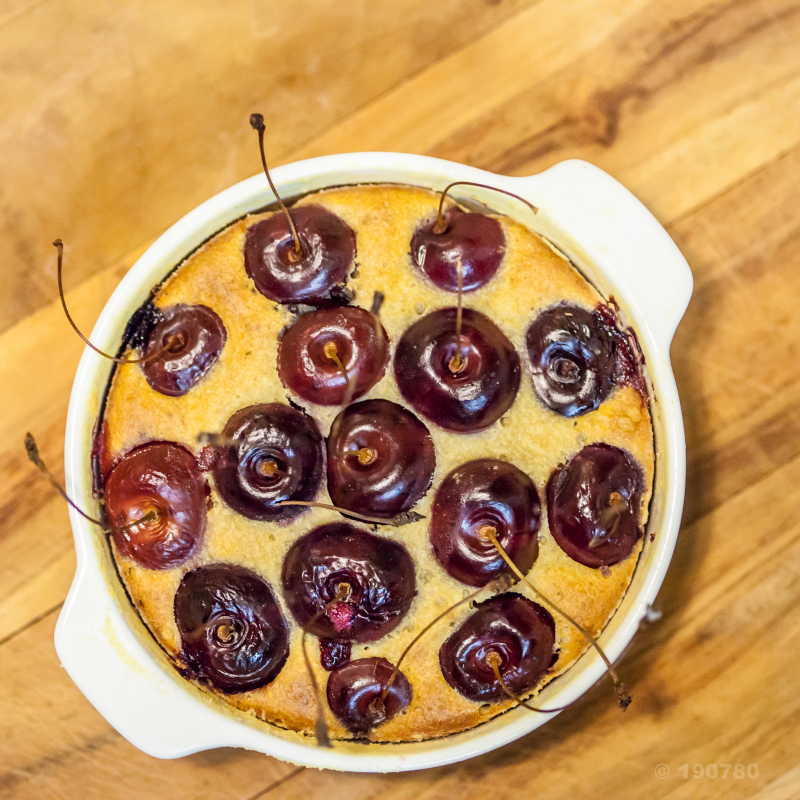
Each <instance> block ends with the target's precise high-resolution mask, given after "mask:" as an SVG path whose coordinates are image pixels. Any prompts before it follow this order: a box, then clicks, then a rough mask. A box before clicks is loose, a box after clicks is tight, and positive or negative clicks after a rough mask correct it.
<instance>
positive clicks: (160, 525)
mask: <svg viewBox="0 0 800 800" xmlns="http://www.w3.org/2000/svg"><path fill="white" fill-rule="evenodd" d="M206 496H207V486H206V483H205V481H204V480H203V476H202V474H201V473H200V470H199V468H198V466H197V462H196V461H195V460H194V456H192V454H191V453H190V452H189V451H188V450H186V449H185V448H183V447H182V446H181V445H178V444H174V443H172V442H151V443H149V444H145V445H142V446H141V447H137V448H136V449H135V450H132V451H131V452H130V453H128V454H127V455H125V456H123V458H122V459H121V460H120V461H119V462H118V463H117V465H116V466H115V467H114V468H113V469H112V470H111V473H110V474H109V476H108V479H107V480H106V483H105V507H106V516H107V519H108V521H109V524H110V526H111V531H112V535H113V537H114V543H115V545H116V546H117V549H118V550H119V551H120V552H121V553H122V554H123V555H124V556H126V557H128V558H131V559H133V560H134V561H136V563H137V564H140V565H141V566H143V567H146V568H147V569H169V568H170V567H176V566H178V565H180V564H183V562H184V561H186V559H188V558H189V556H191V555H192V554H193V553H194V552H195V551H196V550H197V549H198V547H199V545H200V543H201V541H202V539H203V534H204V533H205V529H206ZM148 515H149V516H148ZM142 518H147V519H146V521H140V522H138V523H137V522H136V521H137V520H142ZM134 523H135V524H134Z"/></svg>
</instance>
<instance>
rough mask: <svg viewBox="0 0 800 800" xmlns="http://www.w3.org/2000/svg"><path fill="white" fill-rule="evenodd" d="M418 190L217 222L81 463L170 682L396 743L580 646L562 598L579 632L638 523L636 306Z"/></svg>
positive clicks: (626, 579) (482, 215)
mask: <svg viewBox="0 0 800 800" xmlns="http://www.w3.org/2000/svg"><path fill="white" fill-rule="evenodd" d="M440 199H441V195H440V194H438V193H434V192H431V191H428V190H426V189H422V188H417V187H413V186H399V185H369V186H345V187H339V188H331V189H327V190H323V191H319V192H315V193H314V194H311V195H308V196H306V197H303V198H301V199H300V200H298V201H297V202H296V203H295V204H294V205H293V206H292V207H291V210H290V212H289V213H290V219H291V221H292V225H293V229H292V228H290V223H289V221H288V219H287V216H286V214H284V213H283V212H282V211H281V210H270V211H266V212H263V213H257V214H252V215H249V216H247V217H245V218H244V219H241V220H239V221H237V222H234V223H233V224H231V225H230V226H228V227H227V228H225V229H224V230H222V231H220V232H219V233H218V234H217V235H216V236H214V237H213V238H212V239H210V240H209V241H208V242H206V243H205V244H204V245H203V246H202V247H200V248H199V249H198V250H197V251H196V252H194V253H193V254H191V255H190V256H189V257H188V258H187V259H186V260H185V261H184V262H183V263H182V264H180V265H179V266H178V267H177V268H176V269H175V270H174V271H173V272H172V274H171V275H169V276H168V277H167V278H166V279H165V280H164V281H163V283H162V284H161V285H159V286H158V287H156V288H155V289H154V292H153V295H152V298H151V301H150V302H148V304H146V305H145V306H144V307H143V308H142V309H140V311H139V312H137V314H136V315H134V318H133V319H132V320H131V322H130V324H129V326H128V329H127V331H126V335H125V343H126V345H125V350H124V352H123V353H122V356H123V357H124V358H126V359H129V360H132V361H134V362H137V363H127V364H119V365H117V366H116V367H115V369H114V371H113V374H112V377H111V380H110V383H109V387H108V392H107V397H106V401H105V405H104V410H103V415H102V421H101V425H100V426H99V428H98V436H97V444H96V448H95V456H94V461H95V463H94V465H93V466H94V469H95V475H96V482H97V489H98V492H99V493H100V495H101V496H102V500H103V504H104V513H105V519H106V523H107V526H108V528H109V530H110V531H111V536H110V537H109V541H110V546H111V551H112V554H113V558H114V561H115V564H116V566H117V570H118V574H119V577H120V579H121V581H122V583H123V585H124V587H125V590H126V592H127V594H128V596H129V598H130V600H131V602H132V604H133V606H134V607H135V609H136V610H137V612H138V613H139V615H140V616H141V618H142V620H143V621H144V623H145V625H146V626H147V627H148V628H149V630H150V631H151V632H152V634H153V636H154V637H155V639H156V641H157V642H158V643H159V644H160V646H161V647H162V648H163V650H164V651H165V653H166V654H167V655H168V656H169V657H170V658H171V659H172V661H173V662H174V664H175V665H176V667H177V668H178V669H179V670H180V671H181V673H182V674H183V675H184V676H185V678H186V679H187V680H190V681H192V682H194V683H195V684H196V685H198V686H199V687H201V688H202V689H204V690H206V691H207V692H208V693H209V694H210V695H211V696H213V697H214V698H216V699H217V700H219V701H220V702H224V703H227V704H229V705H230V706H232V707H234V708H236V709H239V710H241V711H243V712H245V713H248V714H251V715H254V716H255V717H258V718H259V719H260V720H263V721H265V722H268V723H271V724H274V725H278V726H281V727H285V728H288V729H291V730H295V731H298V732H301V733H305V734H314V732H315V730H316V731H317V732H319V727H318V726H317V719H318V713H321V714H323V715H324V718H325V721H326V722H327V726H328V729H329V732H330V736H331V737H332V738H334V739H337V738H338V739H346V738H367V739H369V740H372V741H384V742H398V741H408V740H419V739H425V738H430V737H437V736H444V735H447V734H450V733H454V732H457V731H463V730H466V729H469V728H471V727H473V726H475V725H478V724H480V723H481V722H484V721H486V720H488V719H491V718H492V717H494V716H496V715H497V714H500V713H502V712H504V711H506V710H507V709H509V708H511V707H513V706H515V705H516V704H517V699H522V698H530V697H531V696H534V695H535V694H537V693H538V692H539V691H540V690H541V688H542V687H543V686H544V685H545V684H546V683H548V682H549V681H551V680H553V679H554V678H555V677H557V676H558V675H560V674H561V673H563V672H564V671H565V670H566V669H568V668H569V667H570V666H571V665H572V664H573V663H574V662H575V660H576V659H577V658H578V657H579V656H580V655H581V653H582V652H584V650H585V649H586V648H587V646H588V643H587V639H586V638H585V637H584V635H583V634H582V633H581V632H580V631H579V630H578V629H577V628H576V626H575V625H574V624H572V623H571V622H570V621H568V619H567V618H566V617H565V616H564V614H566V615H569V617H571V618H572V619H574V620H575V621H576V622H578V623H579V624H580V625H581V626H583V628H585V629H586V630H587V631H588V632H589V633H590V634H592V635H596V634H598V633H599V632H600V631H601V630H602V628H603V627H604V625H605V624H606V623H607V622H608V620H609V619H610V618H611V616H612V615H613V613H614V611H615V609H616V608H617V606H618V605H619V603H620V601H621V599H622V597H623V596H624V594H625V591H626V589H627V587H628V585H629V583H630V580H631V577H632V575H633V571H634V568H635V565H636V562H637V558H638V555H639V552H640V550H641V547H642V538H643V530H644V525H645V523H646V520H647V513H648V504H649V501H650V496H651V491H652V485H653V469H654V454H653V437H652V427H651V420H650V415H649V410H648V402H647V393H646V390H645V384H644V376H643V371H642V370H643V365H642V360H641V358H640V357H639V355H638V348H637V346H636V342H635V337H634V335H633V333H632V332H631V331H630V330H627V329H624V328H623V327H622V325H621V324H620V322H619V319H618V318H617V315H616V313H615V309H614V307H613V305H609V304H607V303H606V302H605V301H604V300H603V298H602V297H601V296H600V295H599V294H598V292H597V291H596V290H595V289H594V288H593V287H592V286H591V285H590V284H589V283H588V282H587V281H586V280H585V278H584V277H583V276H582V275H581V274H580V273H579V272H578V271H577V270H576V269H575V267H574V266H573V265H572V264H571V263H569V261H568V260H567V259H566V258H565V257H564V256H562V255H561V254H560V253H559V252H558V251H557V250H556V249H554V248H553V247H552V246H551V245H550V244H549V243H548V242H546V241H545V240H543V239H542V238H540V237H538V236H537V235H535V234H534V233H532V232H531V231H530V230H529V229H527V228H526V227H524V226H523V225H521V224H519V223H518V222H515V221H514V220H512V219H511V218H509V217H505V216H502V215H497V214H493V213H491V212H489V211H487V210H485V209H484V210H480V211H476V210H469V209H467V208H464V207H462V206H459V205H458V204H457V203H456V202H454V201H452V200H451V199H449V198H448V199H447V200H446V201H445V202H444V204H443V211H442V212H440V213H437V212H438V209H439V206H440ZM462 303H463V310H459V309H460V307H461V304H462ZM326 506H327V507H326ZM337 509H339V510H337ZM343 512H345V513H343ZM401 523H402V524H401ZM501 550H502V552H503V553H505V554H506V555H507V557H508V558H510V559H512V560H513V562H514V564H515V565H516V567H517V569H519V570H520V571H522V572H523V573H525V574H526V575H527V578H528V579H529V580H530V582H531V583H532V584H533V585H534V586H535V587H536V589H537V590H538V592H540V593H541V595H543V596H544V597H546V598H548V599H550V600H551V601H552V602H553V604H555V605H549V604H548V603H546V602H544V601H543V600H542V597H541V596H540V595H535V594H533V593H532V592H531V591H530V590H529V587H528V586H527V585H526V584H525V583H523V582H517V577H516V575H515V574H514V572H513V571H512V570H511V569H510V568H509V566H508V564H507V563H506V561H505V560H504V558H503V557H502V555H501V552H500V551H501ZM459 603H460V605H456V604H459ZM453 606H455V607H453ZM556 608H557V609H558V610H556ZM448 610H449V611H448ZM444 612H448V613H444ZM561 612H563V613H561ZM440 616H441V618H440V619H437V618H439V617H440ZM434 620H436V622H435V624H434V625H432V626H431V627H430V628H428V625H429V624H430V623H431V622H433V621H434ZM304 631H305V636H304ZM420 634H424V635H422V636H421V637H420V638H419V639H417V637H418V636H419V635H420ZM304 641H305V643H306V644H307V645H308V653H309V655H310V658H309V664H307V663H306V661H305V658H304V652H303V651H304V648H303V643H304ZM412 643H413V644H414V646H413V647H412V648H411V649H410V650H408V652H405V651H406V649H407V647H408V646H409V645H410V644H412ZM309 670H310V671H309ZM498 676H499V678H498ZM314 683H316V685H317V686H318V687H319V693H318V695H319V697H317V694H316V693H315V690H314ZM512 698H516V699H512Z"/></svg>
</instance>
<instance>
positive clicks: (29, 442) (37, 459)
mask: <svg viewBox="0 0 800 800" xmlns="http://www.w3.org/2000/svg"><path fill="white" fill-rule="evenodd" d="M25 452H26V453H27V454H28V458H29V459H30V460H31V462H32V463H33V464H34V466H35V467H36V468H37V469H38V470H39V472H41V473H42V475H44V477H45V478H47V480H48V481H49V482H50V485H51V486H52V487H53V488H54V489H55V490H56V491H57V492H58V493H59V494H60V495H61V497H62V498H63V499H64V500H65V501H66V502H67V504H68V505H69V506H71V507H72V508H74V509H75V510H76V511H77V512H78V513H79V514H80V515H81V516H82V517H83V518H84V519H86V520H88V521H89V522H92V523H94V524H95V525H97V526H99V527H100V528H101V529H102V530H103V532H104V533H110V531H109V530H108V528H106V526H105V525H104V524H103V523H102V522H101V521H100V520H99V519H95V518H94V517H90V516H89V515H88V514H87V513H86V512H85V511H84V510H83V509H82V508H81V507H80V506H79V505H78V504H77V503H75V502H74V501H73V500H72V499H71V498H70V497H69V495H68V494H67V493H66V491H65V490H64V488H63V487H62V486H61V484H60V483H59V482H58V481H57V480H56V479H55V478H54V477H53V473H52V472H50V470H49V469H48V468H47V465H46V464H45V463H44V461H43V460H42V457H41V455H39V446H38V445H37V444H36V439H34V438H33V434H32V433H26V434H25ZM158 516H159V515H158V512H157V511H156V510H155V509H150V511H148V512H147V513H146V514H145V515H144V516H143V517H139V519H135V520H133V522H129V523H128V524H127V525H121V526H120V527H119V530H121V531H126V530H129V529H130V528H134V527H135V526H136V525H141V524H142V523H143V522H152V521H154V520H156V519H158Z"/></svg>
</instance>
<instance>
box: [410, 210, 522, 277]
mask: <svg viewBox="0 0 800 800" xmlns="http://www.w3.org/2000/svg"><path fill="white" fill-rule="evenodd" d="M443 216H444V223H445V229H444V231H443V232H442V233H437V232H436V225H437V217H433V219H432V220H429V221H426V222H424V223H423V224H422V225H420V227H419V228H417V230H416V231H415V232H414V236H413V237H412V239H411V258H412V259H413V260H414V263H415V264H416V265H417V266H418V267H419V268H420V269H421V270H422V271H423V272H424V273H425V274H426V275H427V276H428V277H429V278H430V279H431V280H432V281H433V282H434V283H435V284H436V285H437V286H438V287H439V288H440V289H445V290H446V291H448V292H457V291H458V267H457V264H458V261H459V259H460V260H461V269H462V275H463V279H462V280H463V283H462V286H463V291H465V292H471V291H473V290H475V289H479V288H480V287H481V286H483V285H484V284H485V283H487V282H488V281H489V280H490V279H491V278H492V276H493V275H494V274H495V272H497V269H498V267H499V266H500V262H501V261H502V260H503V254H504V253H505V250H506V237H505V235H504V233H503V227H502V226H501V225H500V223H499V222H498V220H496V219H494V218H493V217H487V216H486V215H485V214H475V213H467V212H464V211H462V210H461V209H460V208H457V207H453V208H450V209H449V210H448V211H446V212H445V213H444V215H443Z"/></svg>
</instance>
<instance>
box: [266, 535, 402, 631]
mask: <svg viewBox="0 0 800 800" xmlns="http://www.w3.org/2000/svg"><path fill="white" fill-rule="evenodd" d="M282 581H283V593H284V597H285V599H286V605H287V606H288V607H289V611H291V613H292V616H293V617H294V618H295V619H296V620H297V622H298V624H299V625H301V626H302V627H304V628H307V630H308V632H309V633H313V634H315V635H316V636H319V637H322V638H326V639H331V640H335V641H350V642H372V641H375V640H376V639H380V638H381V637H383V636H385V635H386V634H387V633H389V631H391V630H393V629H394V628H395V627H396V626H397V625H398V624H399V623H400V620H401V619H402V618H403V616H404V615H405V613H406V612H407V611H408V609H409V607H410V606H411V601H412V600H413V599H414V593H415V589H416V581H415V579H414V562H413V560H412V558H411V556H410V555H409V554H408V551H407V550H406V549H405V547H403V546H402V545H401V544H398V543H397V542H393V541H392V540H391V539H386V538H384V537H382V536H374V535H373V534H371V533H368V532H367V531H365V530H362V529H361V528H356V527H355V526H354V525H349V524H347V523H343V522H334V523H330V524H328V525H322V526H320V527H318V528H314V529H313V530H312V531H311V532H310V533H307V534H306V535H305V536H301V537H300V538H299V539H298V540H297V541H296V542H295V543H294V544H293V545H292V547H291V548H290V550H289V552H288V553H287V554H286V558H285V559H284V562H283V571H282ZM337 595H339V596H342V595H343V599H342V600H339V601H336V602H333V601H335V600H336V597H337ZM323 611H324V613H322V614H320V612H323Z"/></svg>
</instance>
